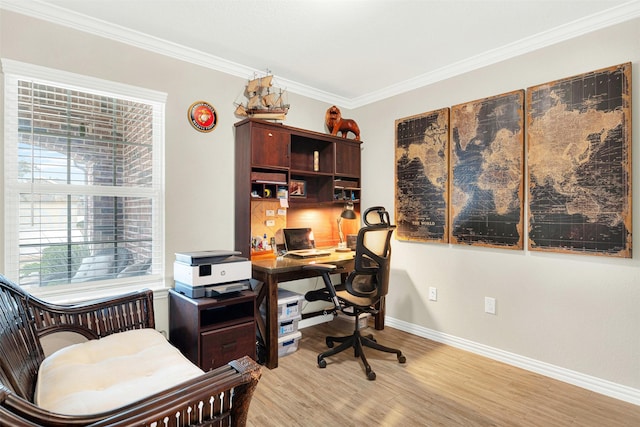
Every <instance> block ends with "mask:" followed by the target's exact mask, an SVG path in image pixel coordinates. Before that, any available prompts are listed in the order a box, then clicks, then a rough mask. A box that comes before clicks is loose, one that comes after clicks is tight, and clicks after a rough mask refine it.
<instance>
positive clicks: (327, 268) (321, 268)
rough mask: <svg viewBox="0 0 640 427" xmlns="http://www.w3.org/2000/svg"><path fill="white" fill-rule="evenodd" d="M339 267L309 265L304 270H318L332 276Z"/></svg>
mask: <svg viewBox="0 0 640 427" xmlns="http://www.w3.org/2000/svg"><path fill="white" fill-rule="evenodd" d="M337 268H338V267H337V266H336V265H333V264H307V265H305V266H304V267H302V269H303V270H318V271H321V272H323V273H325V272H326V273H329V274H331V272H332V271H334V270H336V269H337Z"/></svg>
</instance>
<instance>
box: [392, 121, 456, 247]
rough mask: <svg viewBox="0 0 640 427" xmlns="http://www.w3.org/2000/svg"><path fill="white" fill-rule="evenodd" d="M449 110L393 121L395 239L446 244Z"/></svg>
mask: <svg viewBox="0 0 640 427" xmlns="http://www.w3.org/2000/svg"><path fill="white" fill-rule="evenodd" d="M448 168H449V109H448V108H443V109H441V110H437V111H432V112H429V113H424V114H419V115H416V116H412V117H407V118H404V119H400V120H396V204H395V207H396V212H395V221H396V226H397V228H396V236H397V237H398V239H401V240H413V241H431V242H440V243H446V242H448V238H449V237H448V212H447V206H448V205H447V201H448V198H449V196H448V195H449V179H448Z"/></svg>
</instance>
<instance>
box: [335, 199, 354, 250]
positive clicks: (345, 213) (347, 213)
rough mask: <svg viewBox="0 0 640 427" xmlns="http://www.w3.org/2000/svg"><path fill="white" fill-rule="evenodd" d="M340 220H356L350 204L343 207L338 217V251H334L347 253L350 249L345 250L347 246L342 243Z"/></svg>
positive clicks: (342, 234) (342, 235)
mask: <svg viewBox="0 0 640 427" xmlns="http://www.w3.org/2000/svg"><path fill="white" fill-rule="evenodd" d="M342 218H344V219H356V213H355V211H354V210H353V203H352V202H347V204H346V205H344V209H342V212H341V213H340V216H339V217H338V235H339V236H340V243H338V249H336V251H338V252H349V251H351V249H349V248H347V244H346V242H345V241H344V233H343V232H342Z"/></svg>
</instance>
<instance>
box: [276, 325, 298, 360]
mask: <svg viewBox="0 0 640 427" xmlns="http://www.w3.org/2000/svg"><path fill="white" fill-rule="evenodd" d="M300 338H302V333H301V332H300V331H298V332H294V333H292V334H287V335H283V336H281V337H280V338H278V357H284V356H286V355H289V354H291V353H295V351H296V350H298V342H299V341H300Z"/></svg>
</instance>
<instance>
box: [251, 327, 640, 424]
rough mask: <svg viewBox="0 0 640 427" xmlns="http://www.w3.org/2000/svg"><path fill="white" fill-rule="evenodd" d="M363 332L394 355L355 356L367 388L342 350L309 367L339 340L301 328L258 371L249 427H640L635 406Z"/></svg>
mask: <svg viewBox="0 0 640 427" xmlns="http://www.w3.org/2000/svg"><path fill="white" fill-rule="evenodd" d="M370 329H371V333H373V334H374V336H375V337H376V339H377V340H378V341H379V342H380V343H381V344H384V345H389V346H391V347H396V348H399V349H400V350H402V352H403V354H405V355H406V357H407V363H406V364H404V365H402V364H399V363H398V362H397V360H396V357H395V355H393V354H385V353H381V352H377V351H375V350H372V349H365V352H366V355H367V358H368V360H369V363H370V364H371V366H372V368H373V370H374V372H375V373H376V374H377V379H376V380H375V381H368V380H367V378H366V376H365V374H364V369H363V367H362V364H361V363H360V361H359V359H355V358H354V357H353V352H351V351H345V352H343V353H340V354H339V355H336V356H333V357H331V358H328V359H327V367H326V368H325V369H320V368H318V367H317V364H316V355H317V353H319V352H321V351H324V350H325V349H326V346H325V341H324V337H325V336H326V335H329V334H334V335H340V334H341V333H343V332H344V334H347V333H349V325H348V324H347V322H343V321H340V320H335V321H333V322H331V323H329V324H322V325H317V326H313V327H310V328H305V329H303V330H302V339H301V340H300V341H299V346H298V351H296V352H295V353H293V354H290V355H288V356H286V357H283V358H280V360H279V367H278V368H276V369H273V370H269V369H267V368H263V374H262V379H261V380H260V382H259V384H258V387H257V389H256V392H255V394H254V397H253V400H252V402H251V407H250V410H249V419H248V423H247V425H248V426H249V427H270V426H274V427H275V426H278V427H279V426H304V427H309V426H535V427H539V426H580V427H588V426H594V427H595V426H598V427H601V426H607V427H613V426H640V406H635V405H632V404H630V403H626V402H622V401H619V400H616V399H613V398H610V397H606V396H603V395H600V394H597V393H594V392H591V391H588V390H585V389H582V388H579V387H576V386H572V385H569V384H566V383H563V382H560V381H556V380H553V379H550V378H547V377H544V376H541V375H537V374H534V373H531V372H528V371H525V370H523V369H519V368H515V367H512V366H509V365H506V364H503V363H500V362H496V361H493V360H491V359H488V358H485V357H482V356H478V355H475V354H472V353H469V352H466V351H463V350H459V349H456V348H454V347H449V346H446V345H443V344H439V343H437V342H434V341H430V340H427V339H425V338H421V337H417V336H414V335H411V334H408V333H405V332H402V331H399V330H397V329H393V328H390V327H387V328H385V330H383V331H375V330H373V329H372V328H370Z"/></svg>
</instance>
